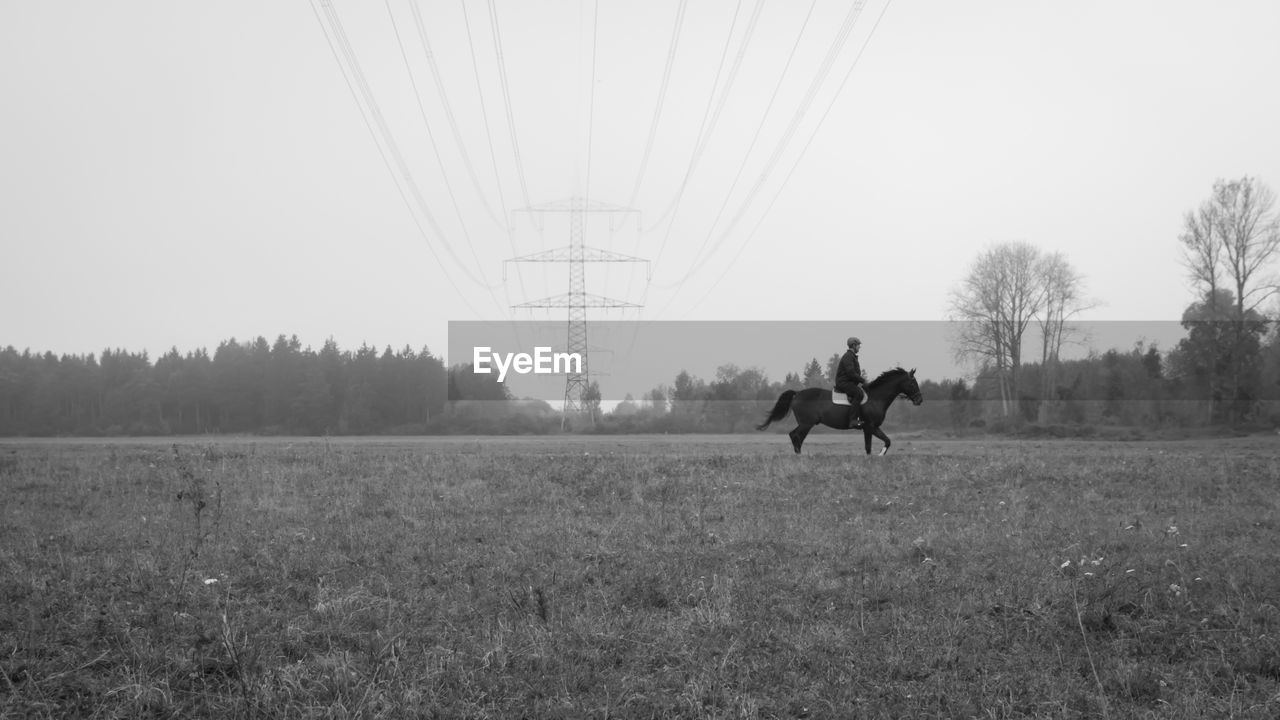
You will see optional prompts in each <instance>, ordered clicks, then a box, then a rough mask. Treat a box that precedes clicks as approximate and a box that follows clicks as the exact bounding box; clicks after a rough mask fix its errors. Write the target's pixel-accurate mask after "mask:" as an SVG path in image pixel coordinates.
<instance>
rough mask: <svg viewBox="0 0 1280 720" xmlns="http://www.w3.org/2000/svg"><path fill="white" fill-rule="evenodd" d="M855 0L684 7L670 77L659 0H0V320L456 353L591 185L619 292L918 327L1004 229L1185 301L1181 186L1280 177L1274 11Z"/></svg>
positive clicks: (143, 341) (534, 268)
mask: <svg viewBox="0 0 1280 720" xmlns="http://www.w3.org/2000/svg"><path fill="white" fill-rule="evenodd" d="M329 7H332V13H330V12H329V10H328V8H329ZM850 7H851V6H850V5H849V4H848V3H847V2H832V1H831V0H818V2H816V3H814V5H813V10H812V13H811V14H810V3H809V2H808V1H807V0H786V1H785V2H784V1H783V0H765V1H764V2H759V3H758V2H756V0H743V1H742V2H741V3H737V2H733V1H731V0H717V1H715V2H706V1H704V2H690V3H688V5H687V7H686V9H685V12H684V13H683V16H682V22H681V23H680V25H679V28H680V33H679V37H678V42H677V43H676V44H675V46H674V55H673V56H672V57H673V58H674V59H673V63H672V65H671V73H670V76H669V80H668V83H667V90H666V93H665V95H660V92H659V90H660V87H661V85H662V81H663V77H664V70H665V68H666V67H667V59H668V56H669V51H670V50H671V48H672V43H671V40H672V36H673V34H674V33H673V30H674V29H675V27H676V21H677V18H678V17H681V16H680V15H679V13H678V10H679V8H680V4H679V3H678V2H675V1H674V0H652V1H650V0H646V2H618V1H603V2H600V3H599V5H598V7H597V5H596V4H595V3H593V2H588V1H585V0H583V1H573V2H568V1H551V0H520V1H519V2H512V1H511V0H493V3H492V6H490V4H489V3H485V2H478V1H477V2H466V3H465V4H464V3H460V2H431V3H422V4H421V5H419V6H418V7H417V11H416V12H415V10H414V7H413V6H411V5H410V4H408V3H407V2H405V1H404V0H391V2H390V3H389V6H388V5H387V4H384V3H380V2H353V1H352V0H334V1H333V3H332V5H331V6H329V5H327V4H322V3H320V2H319V0H314V2H308V0H292V1H290V2H272V3H261V2H243V1H227V2H218V3H194V2H171V1H165V2H161V1H160V0H154V1H152V2H140V1H137V0H115V1H113V2H110V3H101V2H86V1H75V2H73V1H67V2H58V3H48V2H3V3H0V64H2V65H3V67H4V71H3V72H0V124H2V127H3V130H4V132H3V133H0V198H3V200H0V203H2V206H3V212H0V242H3V262H2V264H0V308H2V309H0V345H14V346H16V347H18V348H20V349H21V348H31V349H32V350H39V351H43V350H52V351H54V352H56V353H89V352H95V353H96V352H100V351H101V350H102V349H103V348H106V347H124V348H128V349H132V350H144V349H145V350H147V351H149V352H150V353H152V357H153V358H154V357H156V356H158V354H160V353H162V352H163V351H164V350H166V349H168V348H169V347H171V346H176V347H178V348H179V349H180V350H183V351H187V350H192V349H195V348H197V347H208V348H209V349H210V350H212V349H213V348H214V346H216V344H217V343H218V342H219V341H221V340H224V339H227V338H230V337H236V338H238V339H241V340H244V339H248V338H252V337H254V336H257V335H264V336H266V337H268V339H271V338H274V337H275V336H276V335H278V334H280V333H284V334H297V335H298V336H299V337H300V339H301V340H302V342H303V343H304V344H305V345H311V346H313V347H317V348H318V347H319V346H320V345H321V344H322V343H323V342H324V340H325V339H326V338H328V337H333V338H334V339H335V340H337V341H338V343H339V344H340V345H341V346H343V347H344V348H348V349H351V348H355V347H357V346H359V345H360V344H361V343H369V344H371V345H375V346H378V347H382V346H385V345H392V346H395V347H397V348H398V347H403V346H405V345H411V346H413V347H415V348H420V347H422V346H424V345H426V346H429V347H431V349H432V350H433V351H436V352H443V351H444V350H445V343H446V329H447V323H448V322H449V321H451V320H502V319H506V318H516V319H522V318H531V319H538V320H546V319H554V318H557V317H561V315H560V313H561V312H562V311H555V310H537V311H523V310H512V309H511V306H512V305H514V304H517V303H521V302H526V301H530V300H536V299H538V298H542V297H546V296H552V295H557V294H561V293H564V292H565V291H566V290H567V279H566V278H567V274H566V272H567V271H566V268H565V267H564V266H561V265H550V264H539V265H535V264H505V265H504V260H506V259H509V258H512V257H516V256H520V255H527V254H530V253H536V252H540V251H542V250H549V249H552V248H555V247H558V246H563V245H566V244H567V243H568V234H569V229H568V216H567V215H566V214H564V213H544V214H539V215H530V214H529V213H522V212H519V210H520V209H521V208H526V207H529V206H531V205H532V206H539V205H544V204H547V203H557V202H562V201H566V200H568V199H569V198H571V197H575V196H576V197H586V198H588V199H589V200H590V201H591V202H593V203H595V202H598V203H609V204H612V205H615V206H619V207H633V208H636V209H637V210H638V211H639V212H637V213H626V214H622V213H620V214H616V215H609V214H596V215H591V216H590V218H589V220H588V221H587V224H586V241H587V244H589V245H592V246H595V247H599V248H602V249H607V250H611V251H613V252H617V253H623V254H627V255H633V256H637V257H644V258H647V259H649V260H650V261H651V263H650V265H649V266H648V268H649V270H650V271H651V274H649V273H647V272H646V270H645V265H643V264H639V263H632V264H609V265H605V264H598V265H591V266H589V267H588V269H587V289H588V291H589V292H591V293H593V294H598V295H603V296H608V297H612V298H615V299H617V300H620V301H626V302H630V303H635V304H642V305H643V306H644V307H643V310H613V311H610V312H609V313H608V314H605V313H601V314H600V317H608V318H609V319H615V320H616V319H628V318H634V319H646V320H648V319H654V320H685V319H701V320H707V319H713V320H753V319H759V320H848V321H849V326H850V332H857V328H858V321H869V320H937V319H942V318H945V317H946V309H947V294H948V291H949V290H950V289H951V288H952V287H953V286H954V285H955V284H956V283H957V282H958V281H959V279H960V278H961V277H962V275H963V274H964V272H965V269H966V266H967V264H968V263H969V262H970V261H971V260H972V259H973V258H974V257H975V256H976V255H977V254H978V253H979V252H980V251H981V250H983V249H984V248H986V247H989V246H990V245H991V244H993V243H999V242H1005V241H1010V240H1024V241H1027V242H1030V243H1032V244H1034V245H1036V246H1038V247H1040V248H1042V249H1044V250H1046V251H1055V250H1060V251H1063V252H1064V253H1066V255H1067V257H1068V258H1069V260H1070V261H1071V263H1072V264H1073V265H1074V266H1075V267H1076V269H1077V270H1079V271H1080V272H1081V274H1083V275H1084V277H1085V278H1086V282H1087V290H1088V293H1089V294H1090V295H1091V296H1092V297H1094V298H1096V299H1097V300H1098V301H1099V306H1098V307H1097V308H1096V309H1095V310H1093V311H1091V312H1090V313H1089V314H1088V318H1089V319H1095V320H1098V319H1102V320H1106V319H1116V320H1176V319H1177V318H1178V317H1180V315H1181V313H1182V310H1183V309H1184V308H1185V307H1186V305H1187V304H1188V303H1189V302H1190V301H1191V292H1190V290H1189V289H1188V286H1187V282H1186V279H1185V273H1184V271H1183V269H1182V267H1181V266H1180V264H1179V252H1178V243H1177V236H1178V233H1179V230H1180V223H1181V218H1182V216H1183V214H1184V213H1185V212H1186V211H1188V210H1190V209H1192V208H1193V207H1195V206H1196V205H1198V204H1199V203H1200V202H1201V201H1202V200H1203V199H1204V198H1205V197H1206V196H1207V195H1208V193H1209V190H1210V188H1211V186H1212V183H1213V181H1214V180H1215V178H1235V177H1239V176H1241V175H1251V176H1255V177H1258V178H1260V179H1261V180H1262V181H1264V182H1266V183H1268V184H1270V185H1271V186H1272V187H1273V188H1280V131H1278V128H1280V93H1278V92H1277V91H1276V89H1275V88H1276V87H1280V81H1278V80H1277V77H1276V75H1277V74H1278V71H1280V43H1277V42H1276V37H1275V32H1276V28H1280V3H1275V2H1272V1H1270V0H1257V1H1255V2H1243V1H1241V2H1225V3H1213V4H1207V3H1203V2H1169V1H1167V0H1161V1H1160V2H1155V1H1154V0H1153V1H1150V2H1123V3H1116V2H1079V3H1048V2H1026V0H1009V1H1006V2H978V3H956V2H942V1H936V2H925V1H913V0H896V1H895V2H892V3H891V4H889V5H888V6H887V7H886V4H885V2H884V0H871V1H870V2H868V3H866V5H865V7H864V8H862V10H861V13H860V14H858V15H857V16H856V17H855V16H851V15H850ZM464 8H465V10H464ZM757 8H759V11H758V15H757V14H756V13H757ZM491 9H492V10H493V11H495V12H494V13H491ZM335 17H336V18H337V20H338V21H339V22H338V23H335V22H334V18H335ZM495 17H496V27H497V31H498V32H497V37H499V38H500V40H501V46H502V56H501V57H502V63H501V64H500V63H499V61H498V57H499V56H498V53H497V51H496V44H495V32H494V26H495V23H494V19H495ZM393 18H394V22H393ZM735 18H736V19H735ZM753 18H754V20H753ZM847 20H853V21H854V22H853V24H852V26H851V30H850V31H849V32H848V33H847V34H846V33H843V32H842V28H843V27H846V25H845V23H846V21H847ZM877 20H878V25H877ZM419 21H420V22H419ZM873 28H874V33H872V30H873ZM420 29H421V32H420ZM424 36H425V39H426V41H427V42H428V43H429V44H430V47H431V50H432V54H431V57H432V58H433V59H434V64H435V70H434V71H433V69H432V64H431V63H430V62H428V56H427V54H426V52H425V51H424V44H423V38H424ZM842 37H843V38H844V42H843V43H840V42H839V41H840V39H841V38H842ZM344 39H345V42H344ZM797 39H798V42H797ZM402 47H403V55H402V51H401V48H402ZM726 48H727V51H726ZM793 48H794V49H795V50H794V54H793ZM833 52H834V53H835V54H831V53H833ZM351 57H354V58H355V59H356V61H357V62H358V63H359V66H360V72H361V75H362V77H363V78H364V80H365V81H366V82H367V93H365V91H364V87H365V86H362V85H361V84H360V82H359V81H358V78H357V77H356V75H355V74H354V70H353V66H352V65H351V63H350V58H351ZM829 57H830V58H831V60H830V62H827V58H829ZM855 58H856V59H857V63H856V66H855ZM824 68H825V69H826V72H824ZM851 68H852V72H850V70H851ZM784 70H785V73H784ZM504 73H505V76H506V92H505V93H504V85H503V82H502V77H503V74H504ZM846 77H847V82H846V81H845V79H846ZM717 78H718V82H717ZM730 80H732V84H730ZM726 87H727V92H726V90H725V89H726ZM415 88H416V92H415ZM441 88H443V91H444V94H443V96H442V94H441V92H440V89H441ZM660 96H661V97H663V98H664V100H663V102H662V104H661V112H660V113H657V109H658V107H659V102H658V101H659V98H660ZM442 97H443V98H445V99H444V100H442ZM368 98H372V100H373V102H374V103H376V106H377V107H376V115H375V114H374V112H373V108H371V106H370V105H369V104H368ZM419 101H420V102H421V107H420V106H419ZM766 110H768V112H766ZM450 116H452V122H451V121H450ZM655 117H657V119H658V121H659V122H658V123H657V124H656V126H655V125H654V124H653V121H654V119H655ZM384 127H385V130H386V132H385V133H384V132H383V131H382V128H384ZM512 129H514V133H513V132H512ZM513 137H514V142H513ZM651 137H652V142H650V138H651ZM700 137H701V142H700V141H699V138H700ZM388 140H390V142H388ZM392 143H393V144H394V146H393V145H392ZM517 149H518V161H517ZM400 163H403V171H402V170H401V169H400V168H401V164H400ZM642 165H643V173H642V172H641V170H642ZM522 177H523V183H522V180H521V178H522ZM410 179H411V182H412V185H410ZM415 188H416V195H417V196H419V197H421V202H418V201H417V200H416V199H415ZM534 218H537V221H536V222H534ZM842 340H843V338H833V339H832V344H831V347H823V348H814V349H813V350H812V351H807V350H806V351H804V354H806V355H809V354H812V355H817V356H825V355H827V354H829V353H830V352H833V351H835V350H838V349H839V346H840V344H841V342H842ZM733 360H735V361H736V362H738V363H740V364H742V365H750V364H751V359H750V358H733Z"/></svg>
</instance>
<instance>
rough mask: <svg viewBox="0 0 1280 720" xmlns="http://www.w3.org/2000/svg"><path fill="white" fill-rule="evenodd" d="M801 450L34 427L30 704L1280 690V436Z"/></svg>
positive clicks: (17, 656)
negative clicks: (75, 436) (1278, 554)
mask: <svg viewBox="0 0 1280 720" xmlns="http://www.w3.org/2000/svg"><path fill="white" fill-rule="evenodd" d="M692 442H695V443H696V442H704V443H705V441H699V440H696V439H695V440H692ZM784 445H785V444H780V445H778V446H777V447H775V446H774V445H773V444H768V443H766V444H764V445H762V446H760V447H759V448H753V447H747V446H724V447H717V446H716V445H714V444H703V445H699V446H692V445H691V446H689V448H688V451H687V452H686V451H684V450H682V449H681V448H680V447H678V446H677V447H669V448H664V449H661V450H660V451H655V452H633V451H629V450H627V449H626V448H622V449H621V450H617V451H613V452H607V451H606V452H602V450H607V449H608V448H609V447H612V446H609V445H607V444H604V443H602V444H600V445H592V444H590V443H588V444H586V445H582V444H578V445H573V446H567V445H566V446H539V448H538V449H537V452H530V451H529V448H527V447H525V446H523V445H517V444H515V443H506V442H504V441H498V442H497V443H496V444H493V445H488V446H485V447H483V448H481V447H478V446H465V445H449V446H445V447H440V446H432V445H424V446H419V447H409V446H396V445H382V446H374V445H364V446H362V445H348V446H332V445H328V444H311V445H297V446H286V445H283V444H263V445H255V444H249V443H246V444H244V445H230V444H222V445H217V446H200V445H195V444H190V445H184V446H181V447H178V448H175V449H167V448H163V447H148V446H145V445H139V446H116V447H109V446H80V445H48V444H45V445H30V446H6V448H5V449H3V450H0V452H7V453H8V454H7V460H6V461H5V462H3V463H0V491H2V492H3V495H4V497H5V502H4V504H3V507H4V510H3V515H2V516H0V517H2V523H0V670H2V671H3V672H2V673H0V674H3V676H4V678H3V679H0V715H3V716H5V717H76V716H79V717H233V716H234V717H272V718H293V717H405V716H409V717H415V716H425V717H432V716H435V717H493V718H507V717H599V718H604V717H619V718H625V717H634V718H648V717H700V718H730V717H732V718H743V717H745V718H756V717H760V718H768V717H815V718H816V717H1114V718H1120V717H1162V718H1165V717H1174V718H1177V717H1186V718H1191V717H1211V716H1212V717H1228V716H1234V717H1260V718H1261V717H1274V716H1276V715H1277V713H1280V641H1278V640H1277V636H1278V633H1280V627H1278V625H1280V610H1278V609H1277V605H1280V600H1278V599H1277V598H1280V572H1277V568H1276V558H1275V548H1276V547H1277V540H1280V517H1278V516H1277V502H1278V501H1277V495H1276V492H1275V487H1276V486H1275V483H1276V481H1277V476H1278V470H1280V467H1278V465H1277V461H1276V460H1274V459H1272V458H1271V457H1270V456H1268V455H1265V454H1262V453H1252V454H1251V453H1248V452H1245V453H1234V454H1228V453H1226V452H1222V451H1218V450H1208V451H1206V450H1205V449H1204V448H1202V447H1198V446H1192V445H1170V444H1161V445H1154V444H1153V445H1140V444H1125V445H1108V444H1104V443H1094V444H1083V443H1061V444H1056V445H1055V444H1051V443H1050V444H1042V445H1039V446H1032V445H1012V444H1010V445H1002V446H999V447H994V448H990V447H988V448H981V447H978V446H976V445H973V444H968V445H961V444H952V445H939V446H937V447H933V448H925V449H922V450H921V451H919V452H916V453H912V454H899V455H897V456H889V457H886V458H874V459H868V458H864V457H861V456H859V455H855V454H854V453H852V452H849V451H847V448H843V447H842V448H841V451H840V452H825V453H823V452H819V453H818V454H816V455H813V456H802V457H795V456H794V455H792V454H791V452H790V449H789V448H788V447H785V446H784ZM584 447H586V448H589V450H588V451H587V452H584V451H583V449H582V448H584ZM201 503H203V506H201Z"/></svg>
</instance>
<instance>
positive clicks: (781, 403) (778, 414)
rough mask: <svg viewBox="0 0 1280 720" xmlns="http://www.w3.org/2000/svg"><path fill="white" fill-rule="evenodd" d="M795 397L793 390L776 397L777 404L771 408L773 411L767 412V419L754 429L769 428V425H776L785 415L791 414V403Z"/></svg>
mask: <svg viewBox="0 0 1280 720" xmlns="http://www.w3.org/2000/svg"><path fill="white" fill-rule="evenodd" d="M795 396H796V391H795V390H787V391H786V392H784V393H782V395H780V396H779V397H778V402H777V404H776V405H774V406H773V410H770V411H769V415H768V417H766V418H765V419H764V422H762V423H760V424H759V425H757V426H756V429H757V430H763V429H765V428H767V427H769V425H770V424H771V423H776V422H778V421H779V420H781V419H782V418H784V417H786V416H787V413H789V412H791V401H792V400H793V399H795Z"/></svg>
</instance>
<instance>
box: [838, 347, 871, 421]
mask: <svg viewBox="0 0 1280 720" xmlns="http://www.w3.org/2000/svg"><path fill="white" fill-rule="evenodd" d="M848 345H849V349H848V350H846V351H845V353H844V357H842V358H840V365H839V366H838V367H837V368H836V392H842V393H845V394H846V395H848V396H849V404H850V405H851V406H852V407H851V408H850V410H849V427H850V428H851V429H858V428H861V427H862V417H861V415H862V413H861V408H862V399H863V398H864V397H866V391H865V390H863V388H862V386H863V385H864V384H866V382H867V379H866V378H865V377H863V376H862V365H861V363H859V362H858V348H860V347H862V341H861V340H859V339H858V338H856V337H851V338H849V340H848Z"/></svg>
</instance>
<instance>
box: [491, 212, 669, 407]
mask: <svg viewBox="0 0 1280 720" xmlns="http://www.w3.org/2000/svg"><path fill="white" fill-rule="evenodd" d="M519 212H528V213H568V214H569V245H568V246H567V247H560V248H556V249H554V250H546V251H544V252H539V253H533V254H532V255H521V256H520V257H515V258H511V259H510V260H507V261H506V262H553V263H569V292H567V293H564V294H562V295H552V296H551V297H545V298H542V299H540V300H531V301H529V302H524V303H520V304H519V305H513V306H512V307H515V308H566V309H568V311H569V337H568V348H567V352H570V353H578V356H579V357H581V358H582V365H581V367H579V368H578V369H577V370H578V372H572V373H569V375H568V377H567V378H566V379H565V384H564V410H563V412H562V414H561V416H560V427H561V429H563V428H564V425H565V422H566V420H567V419H568V418H569V417H570V416H571V415H580V414H581V413H582V412H583V410H584V407H583V402H582V394H583V393H584V392H585V391H586V390H587V387H588V386H589V385H590V384H591V381H590V374H589V371H588V362H587V350H588V348H587V310H589V309H591V310H595V309H601V308H639V307H642V306H641V305H637V304H636V303H632V302H627V301H625V300H615V299H614V298H608V297H603V296H601V295H592V294H590V293H588V292H587V274H586V264H587V263H589V262H643V263H648V262H649V261H648V260H645V259H644V258H638V257H632V256H630V255H622V254H619V253H615V252H612V251H610V250H602V249H600V248H594V247H588V246H587V245H586V243H585V239H584V238H585V235H586V227H585V226H586V216H587V214H588V213H608V214H610V215H613V214H616V213H633V212H639V211H638V210H635V209H633V208H626V207H621V206H618V205H610V204H608V203H601V202H595V201H591V202H588V201H587V200H585V199H583V198H580V197H573V198H570V199H569V200H560V201H557V202H551V203H544V204H542V205H534V206H532V207H527V208H523V209H522V210H520V211H519ZM592 422H595V420H594V418H592Z"/></svg>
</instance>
